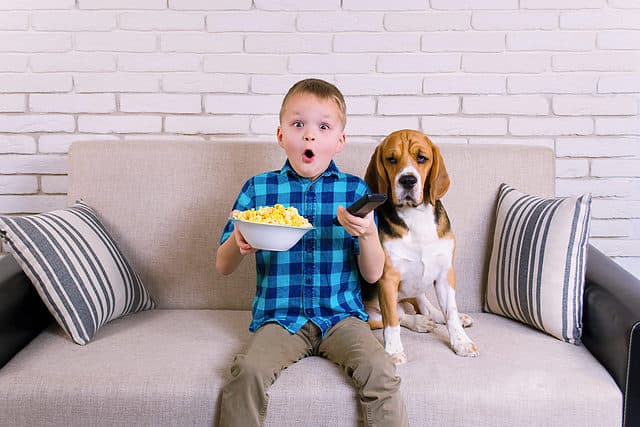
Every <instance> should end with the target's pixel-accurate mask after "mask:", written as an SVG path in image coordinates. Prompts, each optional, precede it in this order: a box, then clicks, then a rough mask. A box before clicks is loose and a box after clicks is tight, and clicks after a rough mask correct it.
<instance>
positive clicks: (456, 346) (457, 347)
mask: <svg viewBox="0 0 640 427" xmlns="http://www.w3.org/2000/svg"><path fill="white" fill-rule="evenodd" d="M451 346H452V347H453V351H454V352H455V353H456V354H457V355H458V356H462V357H478V355H479V354H480V352H479V351H478V347H476V345H475V344H474V343H473V341H471V340H454V341H453V342H452V343H451Z"/></svg>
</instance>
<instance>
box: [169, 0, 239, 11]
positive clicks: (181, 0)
mask: <svg viewBox="0 0 640 427" xmlns="http://www.w3.org/2000/svg"><path fill="white" fill-rule="evenodd" d="M169 9H176V10H247V9H251V0H216V1H211V0H169Z"/></svg>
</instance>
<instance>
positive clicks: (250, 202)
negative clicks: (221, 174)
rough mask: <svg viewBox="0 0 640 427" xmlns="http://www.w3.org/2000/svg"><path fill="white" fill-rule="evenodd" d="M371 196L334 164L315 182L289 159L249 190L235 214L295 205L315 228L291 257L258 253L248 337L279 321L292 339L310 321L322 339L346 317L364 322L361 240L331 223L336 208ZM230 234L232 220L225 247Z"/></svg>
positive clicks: (252, 183)
mask: <svg viewBox="0 0 640 427" xmlns="http://www.w3.org/2000/svg"><path fill="white" fill-rule="evenodd" d="M367 193H369V188H368V187H367V184H365V183H364V181H362V180H361V179H360V178H358V177H356V176H353V175H349V174H345V173H342V172H340V171H339V170H338V168H337V166H336V165H335V163H334V162H333V161H332V162H331V163H330V164H329V167H328V168H327V170H326V171H325V172H324V173H323V174H322V175H321V176H320V177H319V178H318V179H317V180H316V181H313V182H312V181H310V180H309V179H308V178H303V177H300V176H299V175H298V174H297V173H296V172H295V171H294V170H293V168H292V167H291V165H290V164H289V162H288V161H287V162H286V163H285V164H284V166H283V167H282V169H281V170H279V171H273V172H266V173H263V174H260V175H256V176H254V177H253V178H251V179H249V180H248V181H247V182H246V183H245V184H244V186H243V187H242V190H241V192H240V195H239V196H238V199H237V200H236V203H235V205H234V206H233V209H238V210H241V211H244V210H247V209H251V208H258V207H260V206H273V205H275V204H276V203H281V204H282V205H284V206H295V207H296V208H297V209H298V212H299V213H300V214H301V215H303V216H305V217H306V218H307V219H308V220H309V222H311V224H313V226H314V227H315V229H314V230H312V231H309V232H308V233H306V234H305V235H304V237H303V238H302V239H301V240H300V241H299V242H298V243H296V245H295V246H294V247H293V248H291V249H290V250H288V251H284V252H274V251H262V250H261V251H258V252H257V253H256V276H257V277H256V278H257V283H256V296H255V298H254V301H253V308H252V310H253V321H252V322H251V325H250V326H249V330H250V331H251V332H255V331H256V330H257V329H258V328H260V326H262V325H264V324H265V323H269V322H276V323H279V324H280V325H282V326H283V327H284V328H286V329H287V330H288V331H289V332H291V333H292V334H293V333H296V332H297V331H298V330H299V329H300V328H301V327H302V326H303V325H304V324H305V323H306V322H307V321H309V320H311V321H312V322H313V323H315V324H316V325H317V326H318V327H319V328H320V329H321V330H322V334H323V335H324V334H325V333H326V332H327V331H328V330H329V328H331V327H332V326H333V325H335V324H336V323H338V322H339V321H341V320H343V319H345V318H347V317H351V316H353V317H358V318H360V319H362V320H367V314H366V312H365V311H364V305H363V303H362V296H361V293H360V273H359V271H358V266H357V261H356V255H357V254H358V253H359V249H360V248H359V245H358V239H357V238H354V237H352V236H351V235H349V233H347V232H346V231H345V229H344V228H343V227H342V226H336V225H334V224H333V222H332V221H333V218H334V217H335V215H336V210H337V207H338V205H343V206H345V207H346V206H348V205H350V204H351V203H353V202H354V201H356V200H357V199H358V198H360V197H361V196H363V195H364V194H367ZM232 231H233V223H232V222H231V221H229V222H228V223H227V225H226V227H225V229H224V231H223V232H222V237H221V238H220V243H221V244H222V243H223V242H224V241H225V240H227V238H229V236H230V235H231V233H232Z"/></svg>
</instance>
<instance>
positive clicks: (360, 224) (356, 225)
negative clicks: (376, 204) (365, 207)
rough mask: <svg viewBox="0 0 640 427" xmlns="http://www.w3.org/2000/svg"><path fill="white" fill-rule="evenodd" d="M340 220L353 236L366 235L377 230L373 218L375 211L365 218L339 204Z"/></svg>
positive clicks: (338, 215) (338, 213) (338, 214)
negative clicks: (351, 212) (352, 213)
mask: <svg viewBox="0 0 640 427" xmlns="http://www.w3.org/2000/svg"><path fill="white" fill-rule="evenodd" d="M336 216H337V217H338V221H339V222H340V224H341V225H342V226H343V227H344V229H345V230H347V233H349V234H350V235H352V236H353V237H364V236H367V235H370V234H373V233H375V232H376V223H375V221H374V220H373V211H371V212H369V213H368V214H367V215H366V216H365V217H364V218H360V217H359V216H355V215H351V214H350V213H349V212H348V211H347V210H346V209H345V208H344V207H343V206H338V212H337V215H336Z"/></svg>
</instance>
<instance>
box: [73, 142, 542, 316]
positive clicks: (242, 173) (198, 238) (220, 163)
mask: <svg viewBox="0 0 640 427" xmlns="http://www.w3.org/2000/svg"><path fill="white" fill-rule="evenodd" d="M375 145H376V144H373V143H347V145H346V147H345V150H344V151H343V152H342V153H340V154H339V155H338V156H337V158H336V162H337V163H338V165H339V166H340V167H341V168H342V169H343V170H344V171H345V172H350V173H354V174H357V175H360V176H362V175H363V174H364V171H365V169H366V165H367V164H368V162H369V158H370V157H371V154H372V153H373V150H374V146H375ZM442 153H443V156H444V159H445V163H446V165H447V169H448V171H449V175H450V178H451V181H452V184H451V188H450V190H449V193H448V194H447V195H446V196H445V198H444V200H443V201H444V204H445V207H446V208H447V211H448V213H449V217H450V219H451V221H452V224H453V230H454V231H455V234H456V240H457V249H456V259H455V268H456V273H457V277H458V281H457V282H458V307H459V308H460V309H461V311H471V312H478V311H481V309H482V304H483V294H484V283H485V280H486V277H487V271H488V262H489V253H490V250H491V236H492V235H493V227H494V222H495V220H494V216H495V203H496V199H497V194H498V186H499V185H500V184H501V183H502V182H507V183H509V184H510V185H513V186H516V187H517V188H520V189H521V190H522V191H526V192H528V193H530V194H537V195H541V196H548V195H553V191H554V180H555V178H554V164H555V163H554V162H555V160H554V156H553V153H552V151H551V150H549V149H546V148H541V147H526V146H517V147H516V146H502V145H500V146H490V145H477V146H476V145H443V146H442ZM283 162H284V153H283V151H282V150H281V149H280V148H279V147H278V146H277V144H276V143H275V141H274V142H273V143H239V142H215V143H213V142H184V141H183V142H153V141H150V142H143V141H125V142H96V141H93V142H80V143H74V144H73V146H72V147H71V150H70V161H69V166H70V188H69V201H70V203H72V202H73V201H75V200H76V199H79V198H83V199H84V200H85V201H86V202H87V203H89V204H90V205H91V206H93V207H94V208H95V209H96V210H97V211H98V213H99V214H100V216H101V218H102V219H103V221H104V222H105V223H106V225H107V227H108V228H109V229H110V230H111V231H112V234H113V236H114V238H115V239H116V241H117V242H118V244H119V245H120V247H121V249H122V250H123V252H124V253H125V254H126V256H127V257H128V259H129V260H130V261H131V263H132V265H133V267H134V268H135V270H136V271H137V272H138V274H140V276H141V277H142V280H143V282H144V283H145V286H146V287H147V289H148V290H149V292H150V293H151V295H152V297H153V298H154V300H155V302H156V303H157V305H158V307H160V308H222V309H248V308H249V307H250V306H251V301H252V298H253V294H254V289H255V275H254V270H255V266H254V264H253V260H252V259H247V260H245V261H244V262H243V264H242V265H241V266H240V268H239V269H238V270H237V271H236V272H234V274H233V275H231V276H229V277H221V276H220V275H218V274H217V273H216V272H215V269H214V254H215V250H216V248H217V247H218V241H219V238H220V234H221V232H222V228H223V226H224V223H225V221H226V219H227V216H228V214H229V210H230V209H231V207H232V204H233V201H234V200H235V198H236V196H237V193H238V192H239V191H240V188H241V186H242V184H243V183H244V182H245V181H246V179H248V178H249V177H250V176H252V175H254V174H256V173H259V172H263V171H266V170H274V169H279V168H280V167H281V166H282V164H283Z"/></svg>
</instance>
